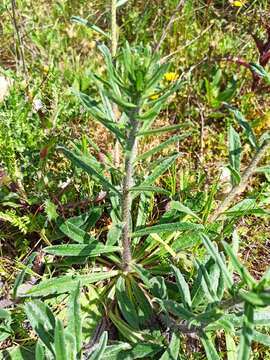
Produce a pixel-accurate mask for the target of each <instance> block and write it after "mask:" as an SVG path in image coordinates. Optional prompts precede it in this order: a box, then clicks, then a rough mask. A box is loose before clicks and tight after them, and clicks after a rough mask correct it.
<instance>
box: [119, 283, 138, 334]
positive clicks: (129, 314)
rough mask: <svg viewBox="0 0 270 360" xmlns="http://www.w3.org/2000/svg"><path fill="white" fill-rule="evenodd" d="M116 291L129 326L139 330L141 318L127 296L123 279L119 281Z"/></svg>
mask: <svg viewBox="0 0 270 360" xmlns="http://www.w3.org/2000/svg"><path fill="white" fill-rule="evenodd" d="M115 290H116V297H117V302H118V306H119V308H120V310H121V313H122V314H123V317H124V318H125V320H126V321H127V322H128V323H129V325H131V326H132V327H133V328H134V329H136V330H139V328H140V326H139V318H138V314H137V311H136V307H135V305H134V303H133V302H132V301H131V299H130V298H129V296H128V295H127V290H126V286H125V280H124V279H123V278H122V277H120V278H119V279H118V280H117V283H116V287H115Z"/></svg>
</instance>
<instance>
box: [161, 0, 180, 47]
mask: <svg viewBox="0 0 270 360" xmlns="http://www.w3.org/2000/svg"><path fill="white" fill-rule="evenodd" d="M184 3H185V0H180V1H179V3H178V5H177V6H176V8H175V10H174V13H173V14H172V16H171V18H170V20H169V22H168V24H167V26H166V27H165V28H164V30H163V32H162V35H161V38H160V40H159V42H158V44H157V46H156V47H155V52H158V51H159V49H160V47H161V45H162V44H163V42H164V40H165V39H166V37H167V35H168V34H169V32H170V30H171V27H172V25H173V23H174V21H175V20H176V16H177V13H178V11H179V10H180V9H181V7H182V6H183V5H184Z"/></svg>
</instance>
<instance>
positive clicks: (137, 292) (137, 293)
mask: <svg viewBox="0 0 270 360" xmlns="http://www.w3.org/2000/svg"><path fill="white" fill-rule="evenodd" d="M131 288H132V294H133V295H134V298H135V300H136V303H137V304H138V307H139V308H138V314H139V322H140V324H141V325H143V326H144V325H145V322H146V321H149V320H150V319H151V317H152V316H153V309H152V306H151V303H150V301H149V300H148V298H147V297H146V296H145V294H144V292H143V290H142V289H141V287H140V286H139V285H138V284H137V281H135V280H134V279H133V278H131Z"/></svg>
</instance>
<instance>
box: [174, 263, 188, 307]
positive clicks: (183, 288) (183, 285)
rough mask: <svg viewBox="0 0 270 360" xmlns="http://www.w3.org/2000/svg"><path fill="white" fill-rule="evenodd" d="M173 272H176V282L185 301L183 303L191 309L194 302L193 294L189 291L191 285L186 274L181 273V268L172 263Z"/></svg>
mask: <svg viewBox="0 0 270 360" xmlns="http://www.w3.org/2000/svg"><path fill="white" fill-rule="evenodd" d="M172 269H173V272H174V274H175V278H176V284H177V287H178V289H179V291H180V294H181V300H182V302H183V305H184V306H185V307H186V308H187V309H191V307H192V302H191V295H190V291H189V286H188V284H187V282H186V280H185V278H184V276H183V275H182V274H181V272H180V270H179V269H177V268H176V267H175V266H173V265H172Z"/></svg>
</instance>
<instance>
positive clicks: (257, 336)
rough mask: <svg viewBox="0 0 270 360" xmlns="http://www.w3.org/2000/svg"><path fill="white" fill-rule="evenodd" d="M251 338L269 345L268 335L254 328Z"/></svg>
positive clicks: (269, 337)
mask: <svg viewBox="0 0 270 360" xmlns="http://www.w3.org/2000/svg"><path fill="white" fill-rule="evenodd" d="M252 339H253V341H255V342H257V343H260V344H263V345H265V346H268V347H270V336H269V335H267V334H262V333H261V332H259V331H256V330H254V331H253V334H252Z"/></svg>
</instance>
